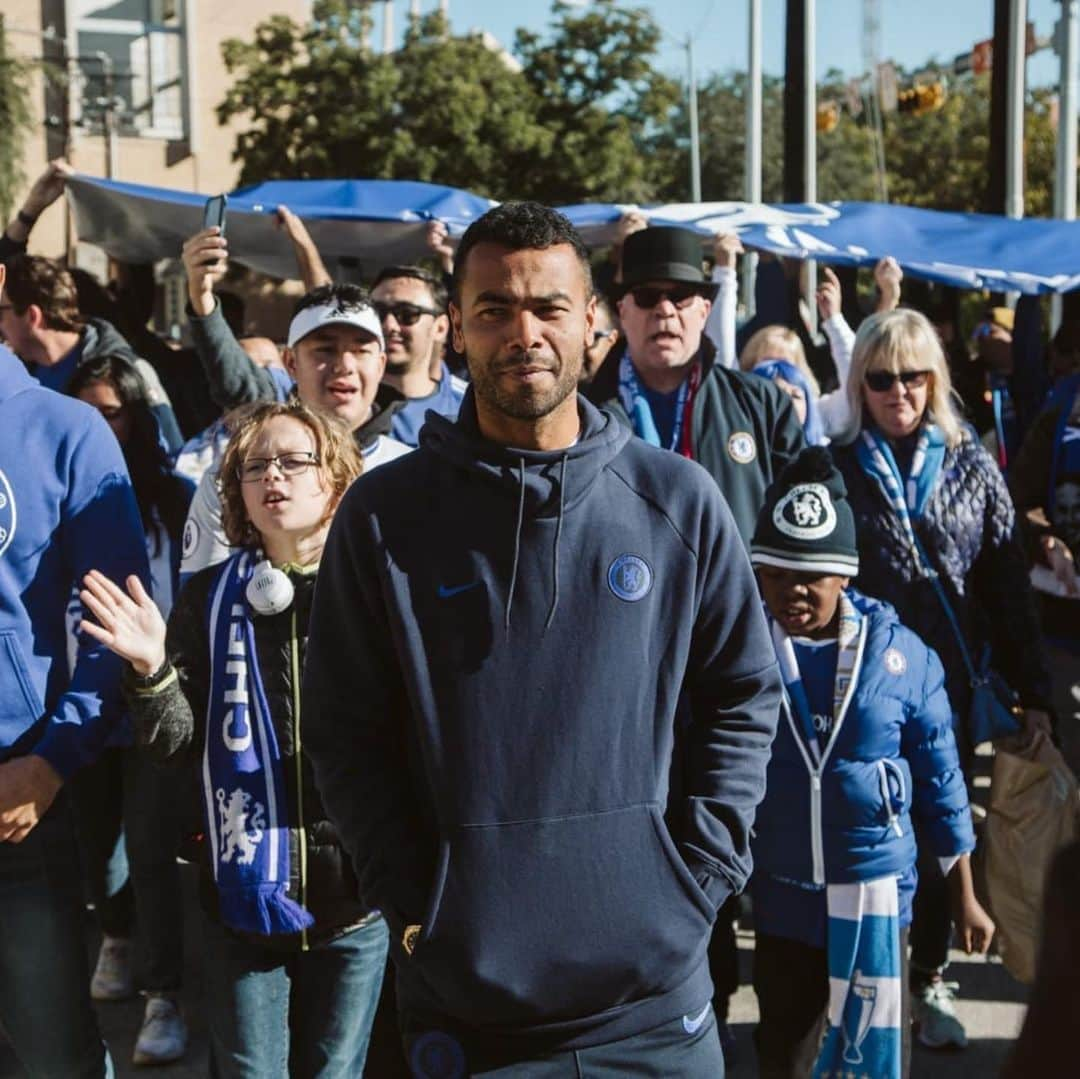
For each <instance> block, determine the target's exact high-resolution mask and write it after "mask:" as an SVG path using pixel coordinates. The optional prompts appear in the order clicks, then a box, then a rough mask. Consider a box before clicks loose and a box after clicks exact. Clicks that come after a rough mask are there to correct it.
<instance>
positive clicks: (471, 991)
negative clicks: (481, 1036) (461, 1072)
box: [304, 390, 780, 1048]
mask: <svg viewBox="0 0 1080 1079" xmlns="http://www.w3.org/2000/svg"><path fill="white" fill-rule="evenodd" d="M579 407H580V414H581V419H582V431H581V437H580V439H579V441H578V442H577V444H576V445H574V446H572V447H570V448H568V449H566V450H562V451H558V452H554V453H540V452H530V451H528V450H517V449H511V448H508V447H504V446H498V445H495V444H494V443H491V442H488V441H486V440H485V439H484V438H483V437H482V436H481V434H480V432H479V428H478V425H477V420H476V408H475V404H474V401H473V397H472V390H470V391H469V392H468V393H466V396H465V400H464V401H463V403H462V407H461V415H460V417H459V419H458V421H457V423H451V422H449V421H447V420H445V419H444V418H442V417H439V416H434V415H432V416H429V418H428V422H427V426H426V427H425V428H424V431H423V433H422V435H421V440H420V448H419V449H418V450H416V451H414V452H413V453H411V454H409V455H407V456H405V457H402V458H400V459H399V460H397V461H392V462H391V463H390V464H387V465H383V466H382V467H381V468H379V469H377V470H376V471H374V472H372V473H371V474H369V475H366V476H363V477H361V478H360V479H359V480H358V481H357V482H356V483H354V484H353V486H352V487H351V488H350V489H349V491H348V492H347V493H346V495H345V498H344V499H343V500H342V503H341V506H340V507H339V509H338V511H337V513H336V515H335V518H334V523H333V525H332V526H331V529H330V535H329V537H328V539H327V544H326V549H325V551H324V553H323V558H322V562H321V565H320V568H319V581H318V585H317V586H316V593H315V604H314V608H313V612H312V616H311V627H310V639H309V644H308V652H307V657H306V661H305V679H304V692H305V709H306V715H307V717H308V718H307V728H306V735H305V740H304V746H305V749H306V750H307V752H308V755H309V757H310V759H311V761H312V764H313V766H314V769H315V777H316V781H317V783H318V786H319V790H320V793H321V795H322V797H323V801H324V804H325V805H326V808H327V810H328V811H329V814H330V817H331V819H332V820H333V821H334V822H335V824H337V826H338V830H339V832H340V834H341V837H342V841H343V843H344V844H345V847H346V849H347V850H348V851H349V854H350V855H351V856H352V860H353V864H354V865H355V866H356V869H357V874H358V877H359V880H360V887H361V891H362V894H363V896H364V898H365V899H366V900H367V901H368V902H369V903H370V904H371V905H372V906H375V907H378V908H379V909H380V910H381V911H382V912H383V914H384V915H385V917H386V920H387V922H388V923H389V925H390V927H391V934H392V940H394V941H395V944H394V950H395V954H394V958H395V960H396V965H397V968H398V997H399V1000H400V1001H401V1007H402V1008H403V1010H408V1011H409V1012H412V1013H416V1014H420V1013H424V1014H428V1015H435V1016H442V1017H444V1018H445V1019H446V1020H447V1021H449V1022H451V1023H454V1024H457V1025H460V1026H463V1027H465V1028H466V1029H468V1030H472V1031H477V1032H484V1033H488V1032H490V1033H492V1034H495V1033H498V1032H500V1031H501V1032H504V1033H508V1034H512V1035H514V1036H516V1037H518V1038H523V1037H531V1036H532V1035H536V1036H537V1037H538V1038H543V1039H545V1040H546V1041H547V1043H548V1044H549V1045H551V1044H555V1045H563V1046H566V1047H568V1048H572V1047H579V1046H582V1045H595V1044H599V1043H602V1042H606V1041H611V1040H614V1039H616V1038H621V1037H627V1036H630V1035H632V1034H635V1033H639V1032H641V1031H644V1030H649V1029H652V1028H653V1027H656V1026H658V1025H661V1024H663V1023H665V1022H669V1021H671V1020H672V1019H676V1018H678V1016H680V1015H685V1014H687V1013H691V1012H694V1013H696V1011H699V1010H700V1009H701V1007H702V1005H703V1004H705V1003H706V1002H707V1001H708V1000H709V999H710V997H711V996H712V989H711V986H710V983H709V976H708V963H707V957H706V952H707V947H708V941H709V937H710V930H711V926H712V922H713V919H714V917H715V914H716V908H717V907H718V906H719V905H720V904H721V903H723V901H724V900H725V899H726V898H727V897H728V896H729V895H730V894H731V893H732V892H735V891H739V890H741V889H742V887H743V885H744V884H745V883H746V878H747V876H748V874H749V871H750V861H749V829H750V825H751V823H752V821H753V815H754V809H755V807H756V805H757V802H758V801H759V799H760V798H761V796H762V794H763V793H764V782H765V768H766V765H767V762H768V756H769V743H770V742H771V741H772V737H773V733H774V731H775V727H776V719H777V710H778V706H779V698H780V679H779V674H778V671H777V665H776V661H775V656H774V654H773V648H772V642H771V641H770V640H769V636H768V630H767V628H766V624H765V619H764V617H763V615H762V611H761V606H760V603H759V601H758V599H757V591H756V587H755V584H754V578H753V574H752V572H751V569H750V562H749V559H748V558H747V556H746V553H745V550H744V548H743V545H742V540H741V539H740V537H739V533H738V531H737V529H736V526H735V522H734V520H733V518H732V515H731V513H730V512H729V511H728V508H727V506H726V504H725V503H724V499H723V497H722V496H721V495H720V492H719V491H718V489H717V487H716V485H715V484H714V483H713V481H712V480H711V479H710V477H709V475H708V473H706V472H705V471H704V470H703V469H702V468H700V467H699V466H698V465H696V464H694V463H692V462H690V461H687V460H685V459H684V458H681V457H679V456H678V455H677V454H674V453H669V452H666V451H662V450H657V449H653V448H651V447H649V446H647V445H646V444H645V443H644V442H642V441H641V440H639V439H636V438H631V436H630V433H629V431H627V430H626V429H625V428H624V427H623V426H622V425H621V424H620V423H619V422H618V421H617V420H616V419H615V417H614V416H612V415H610V414H605V413H601V412H598V411H597V410H596V409H594V408H592V406H590V405H589V404H588V403H587V402H586V401H585V400H584V399H583V398H579ZM402 492H408V494H407V496H406V497H403V494H402ZM684 687H685V690H686V693H687V696H688V699H689V717H688V720H687V722H686V724H685V728H683V726H681V725H679V729H678V730H677V729H676V727H677V724H676V721H675V714H676V707H677V705H678V703H679V698H680V693H681V692H682V691H683V689H684ZM677 752H678V753H679V754H680V756H681V757H683V758H684V759H685V760H686V761H687V762H688V765H687V769H686V771H687V774H686V776H685V777H684V780H683V783H682V789H681V791H680V792H679V793H678V794H677V795H676V794H674V793H672V795H671V798H670V799H669V789H668V777H669V775H670V773H671V765H672V759H673V756H675V754H676V753H677ZM665 809H666V810H667V813H666V817H665ZM408 926H420V927H422V929H421V931H420V933H419V935H418V941H417V942H416V943H415V948H412V949H410V950H409V951H406V949H405V948H403V947H401V946H400V944H399V943H398V942H401V941H402V938H403V931H404V930H405V929H406V927H408ZM414 935H415V934H410V943H411V937H412V936H414Z"/></svg>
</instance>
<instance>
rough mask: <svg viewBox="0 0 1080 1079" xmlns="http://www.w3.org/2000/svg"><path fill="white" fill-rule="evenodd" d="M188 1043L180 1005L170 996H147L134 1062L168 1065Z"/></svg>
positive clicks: (178, 1056) (179, 1054)
mask: <svg viewBox="0 0 1080 1079" xmlns="http://www.w3.org/2000/svg"><path fill="white" fill-rule="evenodd" d="M187 1046H188V1030H187V1023H185V1022H184V1016H183V1015H182V1014H181V1012H180V1006H179V1005H178V1004H177V1003H176V1001H175V1000H173V999H171V998H170V997H147V998H146V1012H145V1013H144V1015H143V1021H142V1026H141V1027H140V1028H139V1036H138V1037H137V1038H136V1039H135V1052H134V1053H133V1054H132V1056H131V1059H132V1061H133V1062H134V1063H136V1064H167V1063H168V1062H169V1061H171V1060H179V1059H180V1058H181V1057H182V1056H183V1055H184V1054H185V1053H186V1052H187Z"/></svg>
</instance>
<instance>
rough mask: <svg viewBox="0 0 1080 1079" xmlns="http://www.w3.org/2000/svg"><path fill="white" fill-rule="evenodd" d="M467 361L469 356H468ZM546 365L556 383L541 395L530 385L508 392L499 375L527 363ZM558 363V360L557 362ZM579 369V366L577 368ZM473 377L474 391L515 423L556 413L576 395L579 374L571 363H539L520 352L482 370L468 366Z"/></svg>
mask: <svg viewBox="0 0 1080 1079" xmlns="http://www.w3.org/2000/svg"><path fill="white" fill-rule="evenodd" d="M466 361H468V356H466ZM538 363H540V364H543V366H544V367H546V368H547V369H548V370H549V371H552V372H553V373H554V374H555V383H554V385H552V387H551V388H550V389H548V390H546V391H543V392H540V391H537V390H534V389H533V388H532V387H530V386H527V385H519V386H518V387H517V391H516V392H508V391H507V390H506V389H505V388H504V387H503V385H502V383H501V382H500V379H499V376H500V375H501V374H504V373H505V372H506V371H512V370H513V369H514V368H515V367H520V366H524V365H525V364H538ZM556 363H558V361H556ZM578 369H579V370H580V364H579V365H578ZM469 372H470V374H471V376H472V385H473V392H474V393H475V394H476V396H477V397H479V398H480V399H481V400H482V401H484V402H485V403H486V404H487V405H489V406H490V407H491V408H492V409H494V410H495V411H497V412H501V413H502V414H503V415H504V416H508V417H510V418H511V419H515V420H538V419H541V418H542V417H544V416H547V415H548V414H549V413H551V412H554V411H555V409H556V408H558V407H559V405H561V404H562V403H563V402H564V401H565V400H566V399H567V397H569V396H570V395H571V394H572V393H576V392H577V387H578V371H576V370H574V367H573V365H570V364H565V363H564V364H558V366H556V365H555V364H552V363H548V362H546V361H540V360H537V359H534V358H533V357H531V356H530V355H529V354H528V353H527V352H519V353H517V354H516V355H514V356H512V357H510V358H509V359H506V360H503V361H501V362H500V363H498V364H495V365H493V369H491V368H488V369H485V370H483V371H480V370H478V369H476V368H474V367H473V365H472V364H470V365H469Z"/></svg>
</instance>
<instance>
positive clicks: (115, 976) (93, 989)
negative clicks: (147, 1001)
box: [90, 937, 135, 1000]
mask: <svg viewBox="0 0 1080 1079" xmlns="http://www.w3.org/2000/svg"><path fill="white" fill-rule="evenodd" d="M134 995H135V978H134V975H133V974H132V971H131V941H130V940H128V939H127V938H126V937H103V938H102V940H101V951H99V952H98V957H97V966H96V967H94V976H93V977H92V978H91V979H90V996H91V998H92V999H93V1000H127V999H128V997H133V996H134Z"/></svg>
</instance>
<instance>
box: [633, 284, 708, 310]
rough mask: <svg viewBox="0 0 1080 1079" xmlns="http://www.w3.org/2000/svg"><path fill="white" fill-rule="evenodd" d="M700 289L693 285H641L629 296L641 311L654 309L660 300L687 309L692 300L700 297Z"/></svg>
mask: <svg viewBox="0 0 1080 1079" xmlns="http://www.w3.org/2000/svg"><path fill="white" fill-rule="evenodd" d="M701 294H702V293H701V289H699V288H695V287H694V286H693V285H673V286H672V287H671V288H653V287H652V286H651V285H641V286H639V287H638V288H632V289H630V295H631V296H632V297H633V299H634V303H635V304H636V305H637V306H638V307H640V308H641V309H642V310H643V311H647V310H648V309H649V308H650V307H655V306H656V305H657V304H658V303H660V302H661V301H662V300H670V301H671V302H672V303H673V304H674V305H675V306H676V307H678V308H680V309H681V308H684V307H689V306H690V304H691V303H693V302H694V299H695V298H696V297H698V296H700V295H701Z"/></svg>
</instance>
